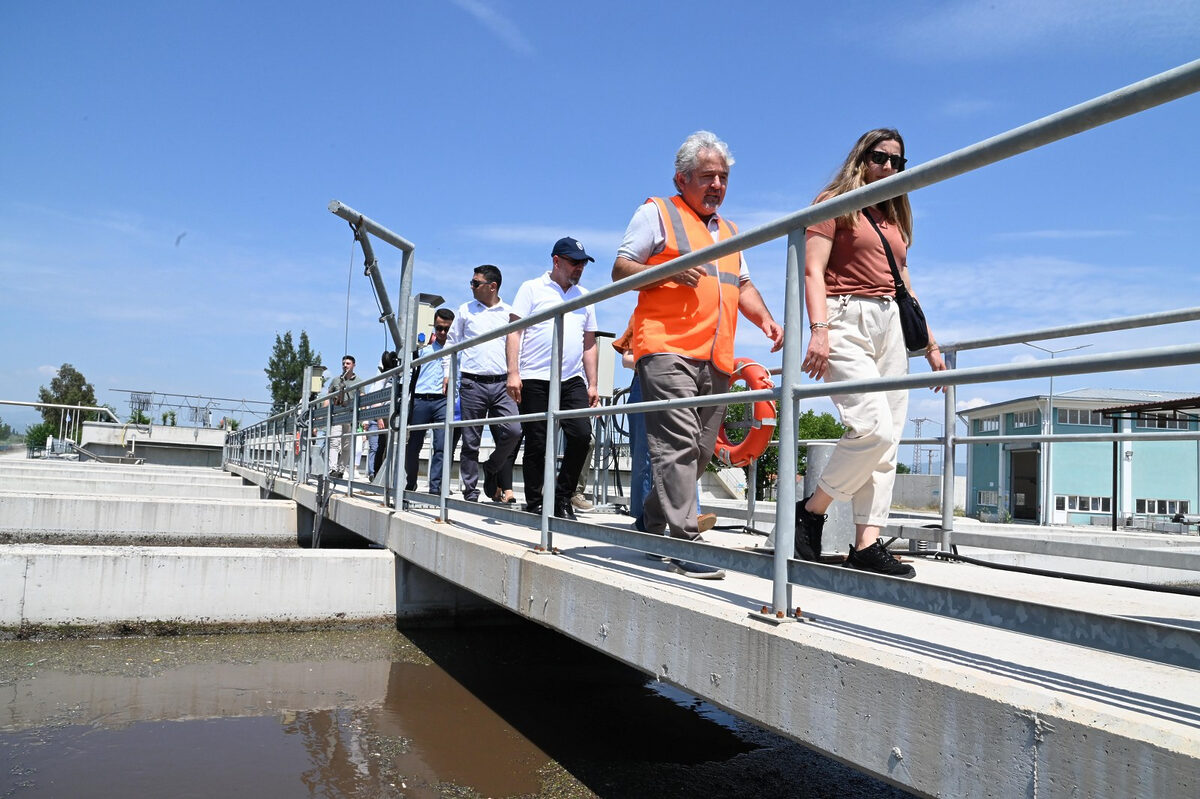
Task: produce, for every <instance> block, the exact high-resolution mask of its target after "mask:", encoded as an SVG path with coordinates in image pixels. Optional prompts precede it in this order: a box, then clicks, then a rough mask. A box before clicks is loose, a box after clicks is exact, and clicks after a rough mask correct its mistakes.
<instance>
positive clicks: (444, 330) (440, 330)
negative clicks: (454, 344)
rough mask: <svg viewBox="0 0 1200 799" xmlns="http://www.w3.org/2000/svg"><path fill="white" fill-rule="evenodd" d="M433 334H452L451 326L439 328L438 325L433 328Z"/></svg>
mask: <svg viewBox="0 0 1200 799" xmlns="http://www.w3.org/2000/svg"><path fill="white" fill-rule="evenodd" d="M433 332H434V333H449V332H450V326H449V325H447V326H446V327H438V326H437V325H434V326H433Z"/></svg>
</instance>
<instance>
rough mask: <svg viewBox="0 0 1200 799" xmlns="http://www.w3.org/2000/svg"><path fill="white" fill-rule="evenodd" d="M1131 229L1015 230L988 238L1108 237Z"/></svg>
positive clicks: (1130, 231) (1007, 239)
mask: <svg viewBox="0 0 1200 799" xmlns="http://www.w3.org/2000/svg"><path fill="white" fill-rule="evenodd" d="M1132 235H1133V231H1132V230H1112V229H1108V230H1071V229H1065V230H1015V231H1011V232H1009V233H993V234H991V236H990V238H992V239H994V240H996V241H1023V240H1030V239H1040V240H1060V241H1061V240H1071V239H1108V238H1116V237H1119V236H1132Z"/></svg>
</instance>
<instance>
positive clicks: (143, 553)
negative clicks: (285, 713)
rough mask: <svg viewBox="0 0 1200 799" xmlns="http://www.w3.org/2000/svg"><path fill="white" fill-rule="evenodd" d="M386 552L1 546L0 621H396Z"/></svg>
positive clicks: (392, 564) (392, 568) (391, 564)
mask: <svg viewBox="0 0 1200 799" xmlns="http://www.w3.org/2000/svg"><path fill="white" fill-rule="evenodd" d="M395 615H396V558H395V556H394V555H392V553H390V552H387V551H384V550H356V551H346V550H300V549H292V550H281V549H213V548H208V549H205V548H183V547H99V546H87V547H84V546H46V545H37V544H30V545H13V546H6V547H0V628H7V629H8V630H10V631H12V630H15V629H18V628H22V627H28V626H47V627H59V626H64V625H67V626H96V625H106V624H116V623H121V624H137V623H139V622H144V623H171V622H179V623H184V624H234V625H236V624H251V623H252V624H262V623H264V622H278V623H289V624H294V623H297V622H306V621H309V622H314V621H329V620H337V621H354V620H379V621H388V620H393V621H394V619H395Z"/></svg>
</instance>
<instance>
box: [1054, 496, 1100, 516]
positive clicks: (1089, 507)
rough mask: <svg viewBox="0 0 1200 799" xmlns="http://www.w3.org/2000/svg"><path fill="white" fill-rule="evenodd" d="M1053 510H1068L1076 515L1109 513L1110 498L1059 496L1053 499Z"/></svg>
mask: <svg viewBox="0 0 1200 799" xmlns="http://www.w3.org/2000/svg"><path fill="white" fill-rule="evenodd" d="M1064 505H1065V506H1066V507H1064ZM1054 509H1055V510H1070V511H1075V512H1076V513H1111V512H1112V497H1083V496H1079V495H1078V494H1067V495H1066V496H1062V495H1059V496H1056V497H1055V498H1054Z"/></svg>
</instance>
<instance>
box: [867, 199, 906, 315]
mask: <svg viewBox="0 0 1200 799" xmlns="http://www.w3.org/2000/svg"><path fill="white" fill-rule="evenodd" d="M862 214H863V216H865V217H866V218H867V221H868V222H870V223H871V227H873V228H875V232H876V233H878V234H879V240H880V241H881V242H883V252H884V254H886V255H887V259H888V266H890V267H891V268H892V281H893V282H894V283H895V284H896V299H901V298H902V297H907V296H908V288H907V287H906V286H905V285H904V281H903V280H901V279H900V270H899V269H898V268H897V267H896V257H895V256H894V255H892V247H891V245H890V244H888V240H887V239H886V238H885V237H884V235H883V231H882V230H880V229H879V225H877V224H875V220H874V219H873V218H872V217H871V212H870V211H868V210H867V209H866V208H864V209H862Z"/></svg>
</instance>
